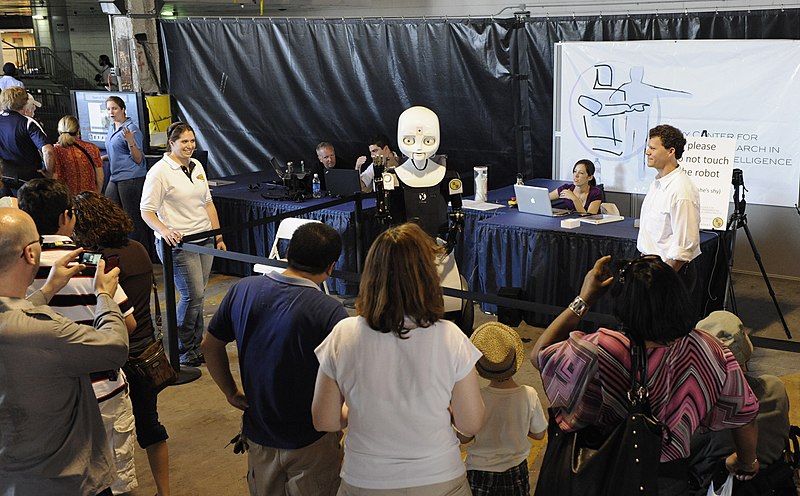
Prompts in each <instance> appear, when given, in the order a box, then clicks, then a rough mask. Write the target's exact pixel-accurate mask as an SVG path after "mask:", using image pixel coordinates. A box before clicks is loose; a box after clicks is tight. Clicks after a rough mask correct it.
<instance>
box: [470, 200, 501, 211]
mask: <svg viewBox="0 0 800 496" xmlns="http://www.w3.org/2000/svg"><path fill="white" fill-rule="evenodd" d="M461 204H462V206H463V207H464V208H468V209H470V210H480V211H482V212H488V211H489V210H496V209H498V208H503V207H504V206H505V205H500V204H497V203H487V202H481V201H475V200H467V199H464V200H462V201H461Z"/></svg>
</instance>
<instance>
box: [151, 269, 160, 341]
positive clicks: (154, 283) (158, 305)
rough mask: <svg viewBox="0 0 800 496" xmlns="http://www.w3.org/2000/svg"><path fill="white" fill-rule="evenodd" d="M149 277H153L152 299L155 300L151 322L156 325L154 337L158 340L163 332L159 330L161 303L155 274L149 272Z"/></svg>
mask: <svg viewBox="0 0 800 496" xmlns="http://www.w3.org/2000/svg"><path fill="white" fill-rule="evenodd" d="M151 277H152V278H153V300H155V305H156V306H155V308H156V310H155V312H156V318H155V319H154V320H153V324H155V327H156V336H155V338H156V339H157V340H160V339H161V338H162V336H163V333H162V332H161V305H160V304H159V303H158V285H157V284H156V275H155V274H151Z"/></svg>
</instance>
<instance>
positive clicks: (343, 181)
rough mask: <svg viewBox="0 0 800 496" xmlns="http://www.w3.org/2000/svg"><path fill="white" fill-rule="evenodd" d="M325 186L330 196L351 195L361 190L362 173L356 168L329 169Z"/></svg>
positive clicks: (326, 172) (326, 173)
mask: <svg viewBox="0 0 800 496" xmlns="http://www.w3.org/2000/svg"><path fill="white" fill-rule="evenodd" d="M325 186H326V187H327V188H328V194H329V195H330V196H340V197H341V196H350V195H352V194H354V193H358V192H359V191H361V174H359V172H358V171H357V170H355V169H328V170H326V171H325Z"/></svg>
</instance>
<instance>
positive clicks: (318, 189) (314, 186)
mask: <svg viewBox="0 0 800 496" xmlns="http://www.w3.org/2000/svg"><path fill="white" fill-rule="evenodd" d="M311 194H312V195H313V196H314V198H322V185H321V184H320V182H319V174H314V179H312V180H311Z"/></svg>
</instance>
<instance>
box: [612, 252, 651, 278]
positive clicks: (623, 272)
mask: <svg viewBox="0 0 800 496" xmlns="http://www.w3.org/2000/svg"><path fill="white" fill-rule="evenodd" d="M645 260H661V257H660V256H658V255H639V256H638V257H636V258H632V259H630V260H628V261H627V262H625V263H624V264H623V265H622V266H621V268H620V269H619V271H617V280H618V281H619V283H620V284H625V275H626V274H627V272H628V269H629V268H630V267H631V265H633V264H634V263H636V262H642V261H645Z"/></svg>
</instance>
